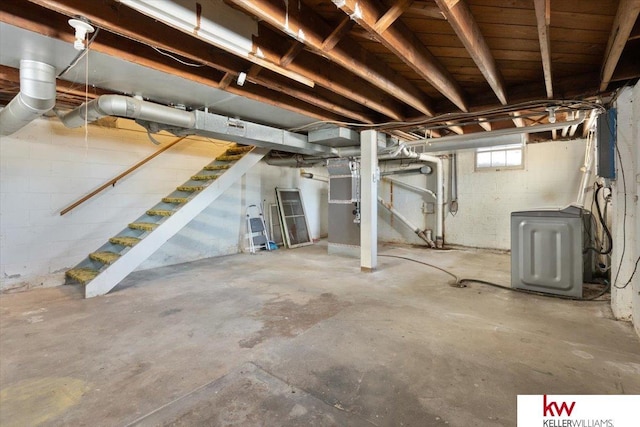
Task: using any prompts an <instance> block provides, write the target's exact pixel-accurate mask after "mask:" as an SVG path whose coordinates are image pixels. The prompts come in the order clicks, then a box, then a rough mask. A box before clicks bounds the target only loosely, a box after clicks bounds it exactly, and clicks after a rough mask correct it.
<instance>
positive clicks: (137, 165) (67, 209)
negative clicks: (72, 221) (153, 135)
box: [60, 136, 186, 216]
mask: <svg viewBox="0 0 640 427" xmlns="http://www.w3.org/2000/svg"><path fill="white" fill-rule="evenodd" d="M185 138H186V136H182V137H180V138H178V139H176V140H175V141H172V142H170V143H168V144H167V145H165V146H164V147H162V148H161V149H159V150H158V151H156V152H155V153H153V154H152V155H150V156H149V157H147V158H145V159H143V160H141V161H139V162H138V163H136V164H135V165H133V166H131V167H130V168H129V169H127V170H126V171H124V172H122V173H121V174H120V175H118V176H116V177H115V178H112V179H110V180H109V181H107V182H106V183H104V184H102V185H101V186H100V187H98V188H96V189H95V190H93V191H92V192H91V193H89V194H87V195H86V196H84V197H82V198H80V199H78V200H77V201H75V202H73V203H72V204H70V205H69V206H67V207H66V208H64V209H62V210H61V211H60V216H62V215H64V214H66V213H67V212H69V211H71V210H72V209H75V208H77V207H78V206H80V205H81V204H83V203H84V202H86V201H87V200H89V199H90V198H92V197H93V196H95V195H96V194H98V193H100V192H101V191H102V190H104V189H105V188H107V187H109V186H112V185H115V184H116V182H118V181H120V180H121V179H122V178H124V177H125V176H127V175H129V174H130V173H131V172H133V171H134V170H136V169H138V168H139V167H140V166H142V165H144V164H145V163H147V162H148V161H149V160H151V159H153V158H154V157H156V156H158V155H160V154H162V153H164V152H165V151H167V150H168V149H169V148H171V147H173V146H174V145H176V144H177V143H178V142H180V141H182V140H183V139H185Z"/></svg>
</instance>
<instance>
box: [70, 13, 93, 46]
mask: <svg viewBox="0 0 640 427" xmlns="http://www.w3.org/2000/svg"><path fill="white" fill-rule="evenodd" d="M69 25H71V26H72V27H73V28H74V29H75V30H76V41H75V42H73V47H74V48H75V50H84V48H85V46H84V39H85V37H87V33H93V32H94V31H95V29H94V28H93V27H92V26H91V24H89V23H88V22H87V21H84V20H82V19H75V18H74V19H69Z"/></svg>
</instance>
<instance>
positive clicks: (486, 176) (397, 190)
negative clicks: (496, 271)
mask: <svg viewBox="0 0 640 427" xmlns="http://www.w3.org/2000/svg"><path fill="white" fill-rule="evenodd" d="M584 150H585V140H582V139H580V140H574V141H553V142H545V143H537V144H527V146H526V148H525V166H524V168H523V169H515V170H500V171H497V170H487V171H476V170H475V164H474V162H475V159H474V152H473V150H467V151H460V152H458V154H457V156H458V205H459V209H458V213H457V214H456V215H455V216H454V215H452V214H451V213H450V212H449V211H448V202H449V198H450V196H449V191H448V190H447V191H446V193H445V194H446V196H445V201H446V202H447V205H446V206H445V226H444V229H445V230H444V231H445V242H446V243H448V244H454V245H461V246H469V247H478V248H490V249H510V246H511V241H510V214H511V212H513V211H520V210H528V209H534V208H545V207H549V208H552V207H564V206H566V205H568V204H570V203H572V202H574V201H575V200H576V197H577V193H578V186H579V183H580V171H579V168H580V167H581V166H582V164H583V162H584ZM444 165H445V188H446V189H448V188H449V183H448V180H449V178H448V177H449V161H446V160H445V162H444ZM381 169H382V170H384V169H385V166H384V164H383V165H382V167H381ZM395 179H398V180H401V181H403V182H407V183H409V184H412V185H414V186H418V187H427V188H429V189H432V190H433V189H435V176H434V174H432V175H429V176H424V175H411V176H404V175H400V176H398V175H396V176H395ZM379 189H380V195H381V196H382V197H383V198H384V200H385V201H387V202H389V201H392V202H393V205H394V206H395V207H396V208H397V209H398V210H399V211H400V212H401V213H402V214H403V215H405V216H406V217H407V218H408V219H409V220H410V221H411V222H413V223H414V224H415V225H416V226H417V227H421V228H430V229H435V214H434V213H426V214H425V213H424V212H423V207H424V204H425V203H428V204H430V206H427V207H428V208H433V204H434V203H435V200H434V199H433V197H431V196H428V195H422V194H420V193H416V192H415V191H414V190H409V189H406V188H404V187H402V186H400V185H397V184H394V185H392V184H389V183H387V182H384V181H383V182H382V183H381V184H380V188H379ZM587 196H588V197H587V204H589V203H590V197H591V192H589V193H588V195H587ZM431 211H432V210H431ZM379 235H380V239H381V240H383V241H401V242H402V241H404V242H407V243H414V244H423V242H422V240H420V239H419V238H418V237H417V236H416V235H415V234H414V233H413V232H412V231H411V230H410V229H409V228H408V227H406V226H405V225H403V224H402V223H401V222H400V221H398V220H397V219H396V218H394V217H393V216H392V215H391V214H390V213H389V212H388V211H386V210H385V209H384V208H379Z"/></svg>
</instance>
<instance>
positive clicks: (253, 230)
mask: <svg viewBox="0 0 640 427" xmlns="http://www.w3.org/2000/svg"><path fill="white" fill-rule="evenodd" d="M246 214H247V238H248V239H249V251H250V252H251V253H252V254H255V253H256V249H266V250H268V251H270V250H271V245H270V244H269V235H268V234H267V226H266V225H265V222H264V215H263V214H262V209H261V208H260V207H259V206H258V205H249V206H247V211H246Z"/></svg>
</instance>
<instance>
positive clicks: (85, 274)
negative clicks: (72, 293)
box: [65, 267, 100, 285]
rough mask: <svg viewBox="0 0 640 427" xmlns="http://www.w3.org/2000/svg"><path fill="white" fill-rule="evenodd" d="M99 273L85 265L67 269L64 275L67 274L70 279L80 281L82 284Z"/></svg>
mask: <svg viewBox="0 0 640 427" xmlns="http://www.w3.org/2000/svg"><path fill="white" fill-rule="evenodd" d="M98 274H100V272H99V271H98V270H94V269H93V268H87V267H76V268H72V269H71V270H67V272H66V273H65V276H67V277H68V278H69V279H71V280H75V281H76V282H80V283H82V284H83V285H86V284H87V283H89V282H90V281H92V280H93V279H95V278H96V276H97V275H98Z"/></svg>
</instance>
